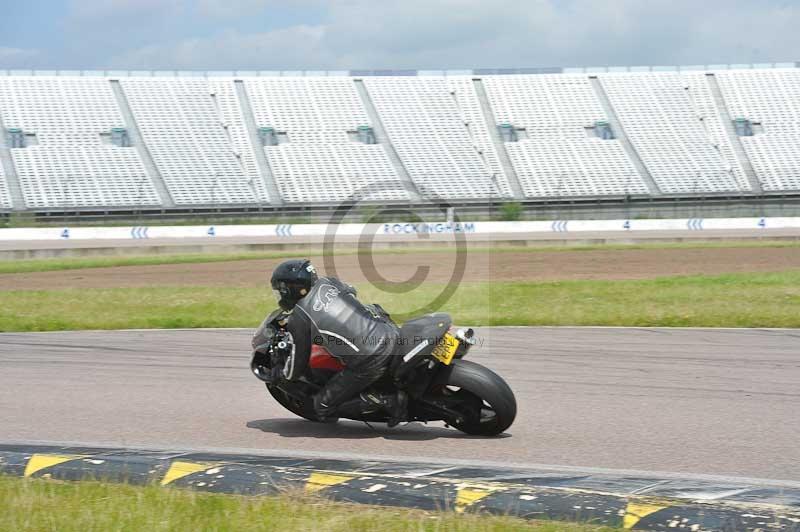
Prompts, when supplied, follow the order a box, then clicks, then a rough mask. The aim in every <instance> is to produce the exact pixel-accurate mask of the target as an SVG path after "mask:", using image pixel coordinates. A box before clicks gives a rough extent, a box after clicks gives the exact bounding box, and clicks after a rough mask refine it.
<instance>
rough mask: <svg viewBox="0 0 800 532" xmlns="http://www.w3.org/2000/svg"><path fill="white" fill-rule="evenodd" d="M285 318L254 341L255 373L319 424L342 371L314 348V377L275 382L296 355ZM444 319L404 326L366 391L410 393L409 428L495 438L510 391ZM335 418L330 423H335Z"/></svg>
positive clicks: (470, 338)
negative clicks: (322, 398) (323, 395)
mask: <svg viewBox="0 0 800 532" xmlns="http://www.w3.org/2000/svg"><path fill="white" fill-rule="evenodd" d="M287 319H288V315H287V314H286V313H285V312H283V311H281V310H276V311H275V312H273V313H272V314H270V315H269V316H267V318H266V319H265V320H264V321H263V322H262V323H261V325H260V326H259V328H258V329H257V331H256V333H255V334H254V336H253V341H252V347H253V354H252V358H251V362H250V369H251V371H252V372H253V374H254V375H255V376H256V377H257V378H258V379H260V380H261V381H263V382H265V383H266V386H267V390H268V391H269V393H270V395H271V396H272V397H273V398H274V399H275V400H276V401H277V402H278V403H279V404H281V405H282V406H283V407H284V408H286V409H287V410H289V411H290V412H292V413H293V414H295V415H298V416H300V417H302V418H305V419H307V420H310V421H317V422H319V421H322V420H320V419H319V417H318V416H317V414H316V412H315V411H314V407H313V403H314V401H313V395H314V394H315V393H317V392H318V391H319V390H320V389H321V388H322V387H323V386H324V385H325V383H326V382H327V381H328V380H329V379H330V378H331V377H333V376H334V375H335V374H336V373H337V372H339V371H342V369H343V368H344V366H343V365H342V364H341V363H340V362H339V361H338V359H336V358H335V357H333V356H332V355H331V354H330V353H329V352H328V351H327V349H325V348H324V347H323V346H320V345H313V346H312V351H311V357H310V360H309V370H308V371H307V372H306V373H307V374H306V375H304V376H303V377H302V378H301V379H300V380H296V381H288V380H286V379H283V378H277V379H276V378H275V372H274V371H273V369H274V368H283V367H285V364H286V363H287V360H288V359H289V357H290V356H291V354H292V350H293V345H292V338H291V334H290V333H288V331H286V329H285V325H286V323H287ZM451 328H452V319H451V318H450V316H449V315H448V314H446V313H433V314H428V315H425V316H422V317H419V318H415V319H412V320H409V321H407V322H405V323H404V324H403V325H402V326H401V327H400V337H399V339H398V341H397V344H398V345H397V348H396V350H395V353H394V355H395V356H393V357H392V363H391V364H390V367H389V369H388V371H387V372H386V374H385V375H384V377H382V378H381V379H380V380H379V381H378V382H376V383H374V384H373V385H372V386H371V387H370V388H369V389H368V391H373V392H376V393H383V394H386V393H396V392H397V390H404V391H405V392H406V393H407V394H408V410H407V413H408V415H407V419H405V421H407V422H413V421H420V422H423V423H427V422H429V421H444V423H445V426H452V427H454V428H456V429H458V430H460V431H462V432H465V433H467V434H472V435H481V436H496V435H498V434H501V433H503V432H504V431H505V430H506V429H508V428H509V427H510V426H511V424H512V423H513V422H514V418H515V417H516V414H517V402H516V399H515V398H514V393H513V392H512V391H511V388H509V386H508V384H506V382H505V381H504V380H503V379H502V378H501V377H500V376H499V375H497V374H496V373H494V372H493V371H491V370H490V369H488V368H486V367H484V366H481V365H480V364H476V363H475V362H471V361H468V360H464V357H465V356H466V354H467V353H468V351H469V349H470V347H472V346H473V345H474V344H475V343H476V339H475V336H474V331H473V330H472V329H458V330H456V331H451ZM352 419H355V420H357V421H366V422H385V421H387V420H388V415H387V414H386V413H385V412H382V411H379V412H371V413H367V414H363V415H362V416H361V417H358V418H352ZM335 421H336V419H333V420H331V419H327V418H326V419H325V422H335Z"/></svg>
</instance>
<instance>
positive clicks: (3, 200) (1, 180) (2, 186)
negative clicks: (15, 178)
mask: <svg viewBox="0 0 800 532" xmlns="http://www.w3.org/2000/svg"><path fill="white" fill-rule="evenodd" d="M3 172H4V171H3V165H1V164H0V209H10V208H11V196H9V195H8V185H7V184H6V176H5V174H4V173H3Z"/></svg>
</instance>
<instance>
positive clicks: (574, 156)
mask: <svg viewBox="0 0 800 532" xmlns="http://www.w3.org/2000/svg"><path fill="white" fill-rule="evenodd" d="M483 81H484V84H485V86H486V91H487V95H488V97H489V102H490V103H491V105H492V109H493V110H494V115H495V120H496V121H497V122H498V123H499V124H503V123H507V124H511V125H513V126H514V127H515V128H524V129H525V131H526V133H527V136H528V138H527V139H526V138H522V139H520V140H519V141H518V142H508V143H506V149H507V151H508V155H509V158H510V159H511V161H512V162H513V164H514V168H515V169H516V171H517V175H518V177H519V180H520V184H521V185H522V188H523V190H524V191H525V195H526V196H528V197H544V196H602V195H624V194H646V193H647V187H646V186H645V184H644V182H643V181H642V178H641V177H640V176H639V174H638V173H637V171H636V168H635V167H634V166H633V163H632V162H631V161H630V159H628V156H627V155H626V154H625V151H624V150H623V148H622V146H621V145H620V143H619V141H618V140H601V139H600V138H591V137H589V136H587V133H586V128H587V127H592V126H594V123H595V122H596V121H598V120H604V119H607V117H606V116H605V114H604V112H603V109H602V106H601V104H600V102H599V101H598V100H597V97H596V96H595V94H594V92H593V90H592V87H591V85H590V83H589V78H588V77H587V76H585V75H570V74H553V75H549V74H543V75H527V76H526V75H518V76H486V77H484V78H483Z"/></svg>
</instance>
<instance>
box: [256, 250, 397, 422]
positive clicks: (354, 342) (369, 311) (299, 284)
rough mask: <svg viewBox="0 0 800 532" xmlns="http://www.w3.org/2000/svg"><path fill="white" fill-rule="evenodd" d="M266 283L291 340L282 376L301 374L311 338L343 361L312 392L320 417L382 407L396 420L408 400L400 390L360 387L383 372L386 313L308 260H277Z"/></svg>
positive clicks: (387, 355)
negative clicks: (382, 391)
mask: <svg viewBox="0 0 800 532" xmlns="http://www.w3.org/2000/svg"><path fill="white" fill-rule="evenodd" d="M271 285H272V290H273V292H274V293H275V297H276V298H277V299H278V303H279V304H280V306H281V308H282V309H283V310H285V311H286V312H287V313H289V318H288V322H287V325H286V329H287V331H288V332H290V333H291V335H292V341H293V343H294V353H293V355H292V357H291V358H290V360H289V361H288V363H287V366H286V368H284V370H283V376H284V377H285V378H287V379H288V380H297V379H299V378H300V377H302V376H303V375H304V374H305V372H306V369H307V368H308V362H309V357H310V355H311V344H312V339H313V343H315V344H319V345H323V346H324V347H325V348H326V349H327V350H328V351H329V352H330V353H331V355H333V356H334V357H336V358H337V359H339V361H341V362H342V363H343V364H344V366H345V368H344V369H343V370H342V371H340V372H339V373H337V374H336V375H334V376H333V377H332V378H331V379H330V380H329V381H328V382H327V384H325V386H324V387H323V388H322V390H320V391H319V392H318V393H317V394H316V395H315V396H314V410H315V411H316V413H317V415H318V416H319V417H320V419H322V420H324V419H326V418H330V417H333V416H336V415H340V416H343V417H358V416H360V415H362V414H366V413H371V412H376V411H378V410H380V409H383V410H384V411H386V412H387V413H388V414H389V426H390V427H393V426H395V425H397V424H398V423H399V422H400V421H402V420H403V419H404V418H405V415H406V405H407V401H408V399H407V396H406V394H405V392H402V391H400V392H397V393H396V394H391V395H379V394H375V393H368V392H363V390H364V389H365V388H367V387H368V386H369V385H370V384H372V383H374V382H375V381H377V380H378V379H380V378H381V377H382V376H383V375H384V374H385V372H386V370H387V369H388V367H389V364H390V362H391V357H392V352H393V350H394V348H395V346H396V345H397V339H398V337H399V330H398V328H397V325H395V324H394V322H392V320H391V319H389V315H388V314H386V313H385V312H384V311H383V309H381V308H380V306H378V305H364V304H362V303H361V302H360V301H358V299H356V290H355V288H353V287H352V286H350V285H348V284H345V283H343V282H341V281H340V280H339V279H336V278H333V277H318V276H317V271H316V269H315V268H314V265H313V264H311V261H309V260H298V259H295V260H288V261H286V262H283V263H281V264H280V265H278V267H277V268H275V271H274V272H273V273H272V280H271ZM359 392H362V393H360V394H359Z"/></svg>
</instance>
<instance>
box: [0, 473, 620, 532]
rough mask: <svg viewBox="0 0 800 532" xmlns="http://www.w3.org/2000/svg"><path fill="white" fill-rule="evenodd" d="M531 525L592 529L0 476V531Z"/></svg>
mask: <svg viewBox="0 0 800 532" xmlns="http://www.w3.org/2000/svg"><path fill="white" fill-rule="evenodd" d="M521 529H524V530H536V531H539V532H556V531H572V532H598V531H600V530H611V529H608V528H600V527H597V526H593V525H586V524H572V523H563V522H542V521H538V522H531V521H524V520H521V519H516V518H511V517H502V516H501V517H493V516H477V515H470V514H461V515H459V514H455V513H451V512H447V513H444V512H442V513H437V512H423V511H415V510H405V509H397V508H382V507H377V506H362V505H359V506H357V505H352V504H343V503H332V502H328V501H325V500H322V499H318V498H313V497H308V496H304V495H294V496H292V495H284V496H279V497H243V496H234V495H222V494H212V493H201V492H193V491H187V490H179V489H170V488H162V487H159V486H144V487H142V486H129V485H120V484H104V483H100V482H89V481H87V482H73V483H64V482H57V481H48V480H40V479H18V478H10V477H4V476H1V475H0V530H15V531H16V530H20V531H24V530H35V531H37V532H38V531H50V530H52V531H59V532H72V531H74V532H90V531H102V532H105V531H108V530H116V531H131V532H138V531H140V530H146V531H161V530H164V531H169V530H176V531H178V530H179V531H184V530H231V531H240V530H241V531H246V530H280V531H286V530H321V531H326V530H330V531H337V530H341V531H349V530H364V531H367V530H392V531H394V530H397V531H399V530H415V531H416V530H422V531H429V530H430V531H475V530H496V531H501V530H521Z"/></svg>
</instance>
